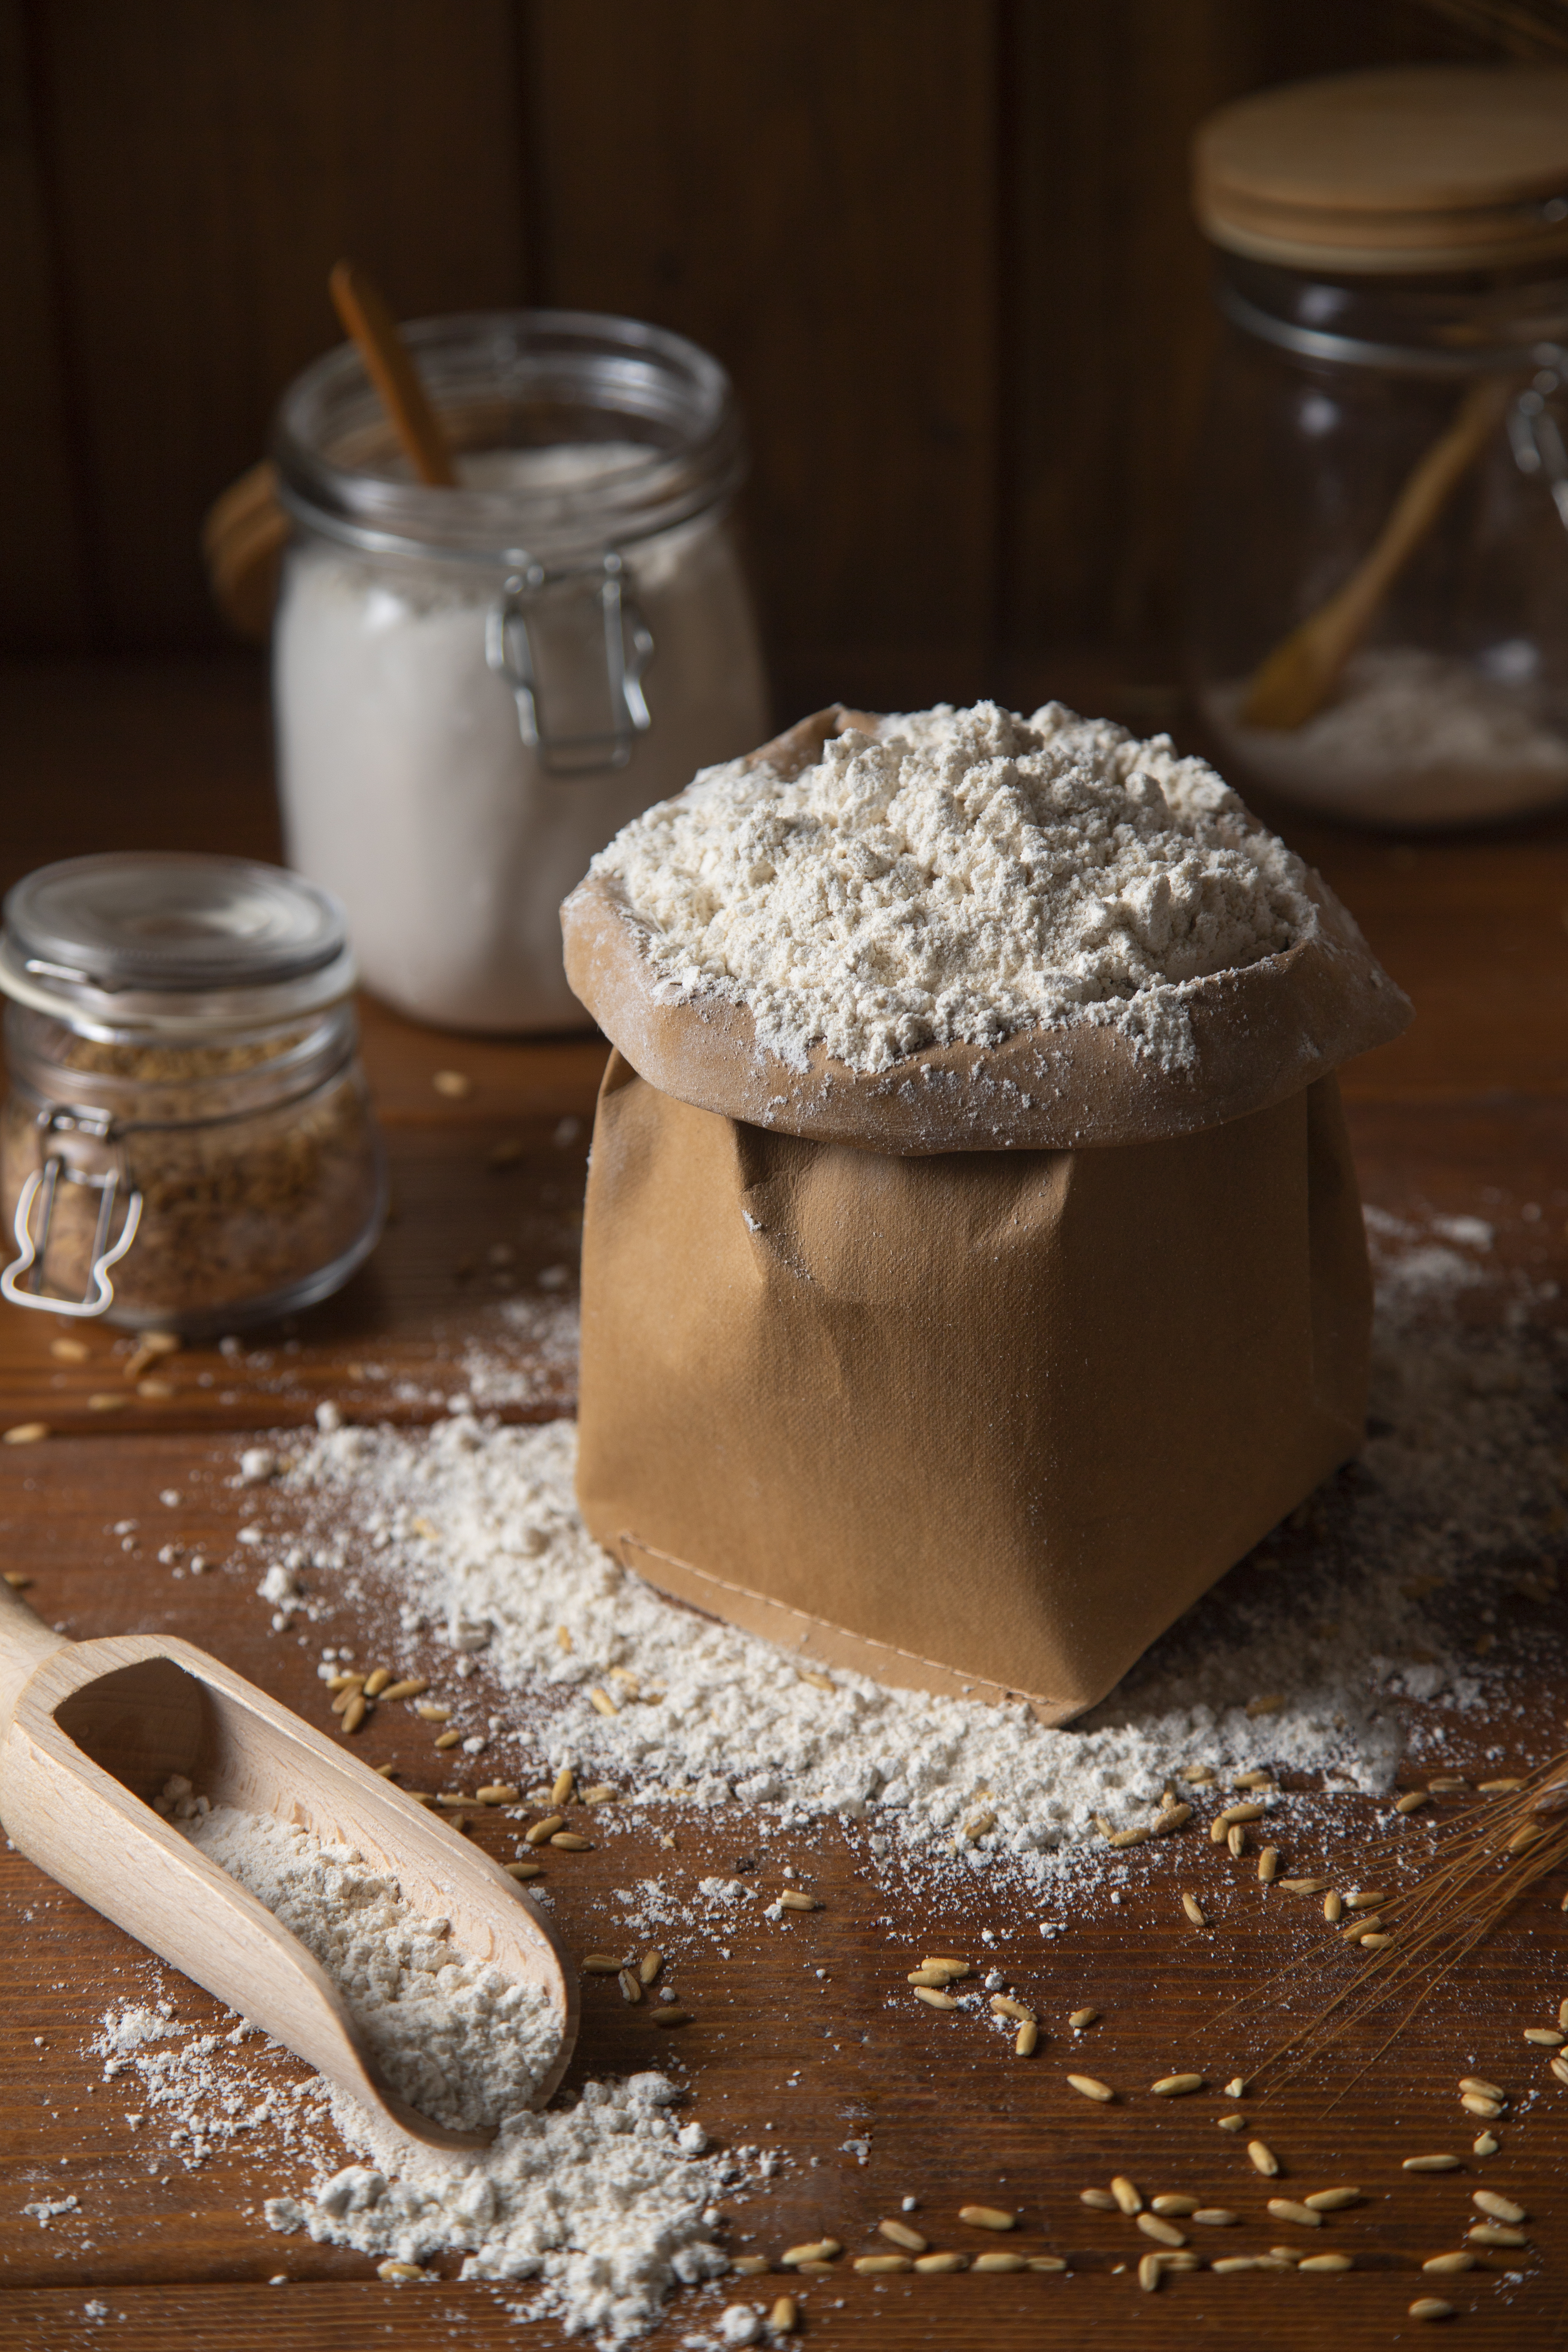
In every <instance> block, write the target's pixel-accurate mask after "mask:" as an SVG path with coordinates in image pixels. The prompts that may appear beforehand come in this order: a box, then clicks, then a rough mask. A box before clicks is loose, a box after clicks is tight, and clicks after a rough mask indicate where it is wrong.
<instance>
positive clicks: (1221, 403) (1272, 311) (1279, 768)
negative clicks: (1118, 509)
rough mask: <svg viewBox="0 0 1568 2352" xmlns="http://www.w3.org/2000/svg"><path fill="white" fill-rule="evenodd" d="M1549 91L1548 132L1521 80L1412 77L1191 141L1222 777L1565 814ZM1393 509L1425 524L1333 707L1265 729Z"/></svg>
mask: <svg viewBox="0 0 1568 2352" xmlns="http://www.w3.org/2000/svg"><path fill="white" fill-rule="evenodd" d="M1546 79H1547V81H1548V82H1549V83H1552V84H1553V86H1554V87H1556V86H1559V85H1560V87H1558V88H1557V95H1556V97H1555V98H1554V99H1553V100H1552V104H1553V105H1554V106H1555V108H1556V113H1555V115H1554V116H1552V114H1551V112H1550V110H1548V113H1547V115H1545V116H1542V114H1541V112H1540V108H1539V103H1538V101H1539V98H1540V90H1539V82H1540V77H1538V76H1534V75H1525V76H1518V75H1515V74H1513V73H1512V72H1510V71H1506V70H1500V69H1496V68H1485V69H1474V70H1472V69H1460V68H1420V69H1415V70H1400V71H1389V72H1378V73H1370V74H1363V75H1348V76H1343V77H1334V78H1331V79H1329V80H1326V81H1324V82H1321V83H1314V84H1303V85H1297V86H1295V87H1292V88H1288V89H1280V90H1270V91H1267V92H1264V93H1263V94H1262V95H1261V96H1260V97H1258V98H1254V99H1250V100H1242V101H1241V102H1240V103H1239V104H1238V105H1237V106H1236V107H1234V108H1231V109H1228V110H1226V111H1225V112H1224V113H1223V114H1222V115H1220V116H1219V117H1216V118H1215V120H1214V121H1213V122H1212V123H1211V124H1210V125H1209V126H1207V127H1206V128H1205V132H1204V133H1202V134H1200V141H1199V149H1198V208H1199V213H1200V217H1201V218H1202V221H1203V226H1205V230H1206V231H1207V233H1208V235H1209V236H1211V238H1213V239H1214V241H1215V244H1216V245H1217V246H1218V247H1220V248H1221V249H1220V252H1219V255H1218V264H1217V276H1216V288H1217V294H1218V300H1219V306H1220V309H1221V310H1222V312H1223V314H1224V317H1225V320H1226V332H1225V337H1224V341H1223V344H1222V347H1221V350H1220V352H1219V355H1218V359H1217V362H1216V365H1215V375H1214V381H1213V386H1212V393H1211V397H1210V403H1209V413H1208V418H1207V423H1206V427H1205V434H1204V436H1203V441H1202V446H1201V450H1200V456H1199V461H1198V469H1197V487H1196V501H1195V522H1194V537H1193V541H1192V563H1191V570H1190V575H1189V581H1188V594H1187V603H1186V618H1187V634H1188V654H1189V661H1190V667H1191V671H1192V674H1193V682H1194V688H1195V690H1196V693H1197V697H1198V699H1199V702H1200V705H1201V708H1202V710H1203V712H1204V716H1205V719H1206V721H1207V724H1208V727H1209V729H1210V730H1212V734H1213V736H1214V738H1215V744H1214V750H1215V757H1216V759H1217V761H1218V762H1219V764H1220V765H1221V766H1222V768H1223V769H1224V770H1225V772H1226V774H1227V775H1229V776H1231V777H1232V779H1233V780H1234V781H1235V782H1237V783H1241V784H1247V783H1250V784H1252V785H1255V786H1259V787H1262V788H1263V789H1264V790H1266V791H1268V792H1271V793H1276V794H1278V795H1279V797H1281V798H1283V799H1286V800H1289V801H1293V802H1295V803H1298V804H1300V805H1301V806H1303V807H1306V808H1310V809H1312V810H1315V811H1318V812H1321V813H1322V814H1330V815H1333V816H1336V817H1341V818H1349V819H1352V820H1357V821H1361V822H1364V823H1371V824H1395V825H1415V826H1426V825H1441V824H1461V823H1474V822H1478V821H1484V820H1487V819H1495V818H1500V817H1507V816H1517V815H1521V814H1526V813H1527V812H1530V811H1532V810H1538V809H1542V808H1545V807H1548V806H1551V805H1552V804H1553V803H1558V802H1561V801H1563V800H1564V799H1568V453H1565V446H1564V433H1565V431H1568V402H1565V398H1564V391H1563V387H1564V384H1565V383H1568V227H1565V226H1564V224H1568V103H1565V100H1568V77H1563V76H1550V75H1549V76H1547V77H1546ZM1548 95H1549V97H1550V96H1551V93H1550V92H1549V93H1548ZM1532 141H1533V142H1534V144H1533V145H1532V144H1531V142H1532ZM1205 142H1207V144H1206V145H1205ZM1521 159H1522V161H1521ZM1510 171H1511V172H1512V173H1513V174H1514V176H1513V178H1512V179H1511V180H1510V177H1509V173H1510ZM1467 173H1468V177H1467ZM1525 182H1529V183H1530V184H1531V188H1532V189H1533V191H1534V193H1532V194H1531V195H1530V196H1529V198H1528V200H1525V198H1524V195H1523V193H1522V188H1523V184H1524V183H1525ZM1552 190H1555V191H1556V192H1557V193H1555V194H1553V193H1551V191H1552ZM1440 198H1441V200H1442V202H1443V203H1446V205H1447V209H1446V210H1444V209H1441V208H1440V203H1439V199H1440ZM1483 265H1484V266H1483ZM1445 436H1453V437H1452V438H1450V439H1448V440H1447V442H1446V440H1445ZM1445 447H1446V448H1447V451H1448V452H1450V453H1453V457H1454V462H1453V463H1452V465H1451V466H1449V467H1447V471H1446V473H1445V470H1444V468H1445V458H1444V456H1443V450H1444V448H1445ZM1439 477H1441V478H1439ZM1402 501H1403V502H1404V510H1405V515H1409V514H1411V513H1418V514H1419V516H1420V521H1419V524H1418V526H1417V527H1415V528H1414V529H1413V530H1411V531H1410V532H1409V533H1408V534H1407V535H1406V540H1405V544H1404V545H1403V548H1402V549H1401V550H1400V551H1398V552H1397V554H1396V555H1395V556H1394V557H1393V558H1392V559H1391V560H1390V561H1389V562H1388V563H1387V565H1386V566H1385V572H1386V576H1385V577H1384V579H1383V581H1382V583H1381V593H1376V594H1374V595H1372V596H1370V597H1369V598H1368V600H1367V603H1366V605H1365V610H1364V612H1363V613H1361V614H1359V615H1358V621H1359V625H1347V630H1346V635H1345V640H1344V650H1345V657H1344V658H1343V659H1342V663H1339V664H1338V665H1337V666H1331V673H1330V675H1329V678H1328V684H1327V689H1326V692H1324V693H1323V695H1322V697H1321V700H1319V701H1318V702H1317V704H1316V707H1314V708H1310V709H1308V710H1307V711H1306V713H1305V715H1304V716H1289V715H1285V716H1282V715H1281V705H1280V702H1279V698H1278V697H1277V696H1274V697H1271V696H1270V695H1269V694H1268V692H1267V691H1266V690H1264V689H1263V688H1262V686H1261V682H1260V679H1259V670H1260V665H1262V664H1263V662H1264V661H1265V659H1266V657H1268V656H1270V655H1271V654H1272V653H1273V652H1274V651H1275V649H1276V648H1278V647H1279V646H1281V645H1282V644H1283V642H1284V641H1285V640H1286V639H1287V638H1288V637H1289V635H1290V633H1291V632H1292V631H1293V630H1296V629H1297V628H1299V627H1300V626H1301V625H1303V624H1305V623H1307V622H1308V621H1309V620H1310V619H1311V618H1312V616H1314V615H1318V614H1321V613H1322V612H1323V610H1324V608H1325V607H1326V606H1327V605H1329V604H1330V601H1331V599H1333V598H1335V597H1338V596H1342V598H1343V602H1342V605H1341V607H1340V611H1341V613H1342V614H1344V613H1346V612H1348V610H1349V607H1350V605H1351V603H1352V599H1354V598H1356V596H1357V589H1356V588H1355V587H1352V584H1351V583H1352V582H1356V581H1357V580H1358V575H1359V577H1360V578H1361V579H1364V578H1365V577H1367V576H1368V575H1367V574H1363V573H1362V570H1361V568H1362V567H1363V565H1364V564H1365V563H1366V562H1367V560H1368V558H1369V557H1371V556H1372V555H1373V551H1374V549H1378V548H1379V545H1380V541H1381V542H1382V551H1383V553H1384V555H1387V554H1388V551H1389V549H1390V547H1391V545H1392V544H1393V540H1394V537H1396V536H1397V535H1398V532H1399V530H1400V521H1399V518H1400V515H1401V507H1402ZM1323 642H1324V640H1323V638H1322V637H1321V636H1320V637H1319V638H1318V639H1317V643H1318V645H1319V646H1320V647H1321V646H1322V644H1323ZM1296 675H1297V677H1298V678H1299V677H1300V667H1298V669H1297V672H1296Z"/></svg>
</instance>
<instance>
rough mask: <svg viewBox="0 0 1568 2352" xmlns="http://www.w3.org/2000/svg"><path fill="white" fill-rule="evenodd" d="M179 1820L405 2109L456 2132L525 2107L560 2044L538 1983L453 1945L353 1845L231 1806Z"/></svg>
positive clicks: (488, 2124) (441, 1924)
mask: <svg viewBox="0 0 1568 2352" xmlns="http://www.w3.org/2000/svg"><path fill="white" fill-rule="evenodd" d="M180 1827H181V1828H182V1829H183V1830H184V1832H185V1834H186V1836H187V1837H188V1838H189V1839H190V1840H191V1843H193V1844H194V1845H196V1846H199V1847H200V1848H201V1851H202V1852H203V1853H205V1855H206V1856H207V1858H208V1859H209V1861H212V1862H216V1864H218V1866H219V1868H220V1869H223V1870H226V1871H227V1872H228V1873H229V1874H230V1875H231V1876H232V1877H234V1878H237V1879H238V1881H239V1883H240V1885H242V1886H245V1887H247V1888H248V1889H249V1891H250V1892H251V1894H252V1895H255V1896H256V1897H257V1898H258V1901H260V1902H262V1903H265V1905H266V1906H267V1908H268V1910H269V1911H270V1912H271V1913H272V1914H273V1915H274V1916H275V1917H276V1918H278V1919H279V1920H280V1921H281V1922H282V1924H283V1926H284V1927H287V1928H288V1930H289V1934H290V1935H292V1936H297V1937H299V1939H300V1943H302V1944H303V1945H304V1947H305V1948H306V1950H307V1951H308V1952H310V1954H311V1955H312V1956H313V1957H314V1958H316V1959H317V1960H319V1961H320V1962H321V1967H322V1968H323V1969H325V1970H326V1972H327V1974H328V1976H329V1977H330V1978H331V1980H332V1982H333V1984H334V1985H335V1986H336V1987H337V1989H338V1990H339V1991H340V1992H341V1993H342V1997H343V1999H344V2000H345V2001H346V2002H347V2004H348V2007H349V2009H350V2011H351V2012H352V2014H353V2019H354V2021H355V2023H356V2024H357V2025H358V2026H359V2027H360V2029H361V2031H362V2032H363V2033H364V2035H365V2037H366V2039H367V2040H368V2041H369V2042H370V2044H371V2047H372V2049H373V2050H374V2053H375V2057H376V2061H377V2063H378V2064H379V2065H380V2067H381V2069H382V2071H383V2073H384V2074H385V2076H386V2079H387V2081H388V2082H389V2083H390V2084H392V2086H393V2088H394V2090H395V2091H396V2092H397V2093H398V2094H399V2095H400V2096H401V2097H403V2098H405V2099H406V2100H407V2101H408V2103H409V2105H411V2106H415V2107H417V2108H418V2109H419V2111H420V2113H421V2114H422V2115H426V2116H431V2117H432V2118H433V2119H434V2120H435V2121H436V2122H437V2123H441V2124H446V2125H447V2126H448V2127H449V2128H450V2129H451V2130H453V2131H488V2130H490V2129H492V2128H493V2127H494V2126H496V2125H497V2124H499V2123H500V2121H501V2120H502V2118H503V2117H504V2116H510V2115H516V2114H518V2113H520V2112H521V2110H523V2109H525V2108H526V2107H527V2105H528V2104H529V2101H530V2100H531V2098H532V2096H533V2094H534V2091H535V2089H536V2088H537V2086H538V2084H540V2083H541V2082H542V2080H543V2078H544V2076H545V2074H547V2073H548V2072H549V2070H550V2068H551V2066H552V2064H553V2063H554V2059H555V2055H556V2053H557V2051H558V2050H559V2048H560V2046H561V2020H560V2018H559V2016H558V2015H557V2013H556V2010H555V2005H554V2003H553V2002H552V2000H551V1999H550V1996H549V1994H548V1993H547V1992H546V1991H545V1990H544V1988H543V1986H542V1985H535V1984H523V1983H520V1982H519V1981H518V1980H517V1979H515V1978H510V1977H506V1976H503V1975H502V1973H501V1971H500V1969H498V1968H496V1967H494V1966H493V1965H492V1964H491V1963H490V1962H489V1961H488V1960H477V1959H474V1958H472V1957H471V1956H470V1955H469V1954H468V1953H467V1952H464V1951H461V1950H459V1949H458V1947H457V1946H456V1945H455V1944H454V1943H452V1941H451V1940H450V1937H449V1936H448V1933H447V1921H446V1920H445V1919H429V1918H421V1917H420V1916H418V1915H417V1913H416V1912H414V1911H412V1910H411V1909H410V1908H409V1906H408V1905H407V1904H406V1903H405V1901H404V1899H403V1896H402V1895H401V1893H400V1892H399V1889H398V1886H397V1884H396V1881H395V1879H392V1878H389V1877H387V1876H385V1875H384V1874H383V1873H381V1872H379V1871H376V1870H374V1869H373V1868H372V1867H371V1865H370V1864H368V1863H366V1862H364V1861H363V1859H362V1857H361V1856H360V1855H359V1854H357V1853H353V1851H352V1850H351V1849H350V1848H349V1847H347V1846H339V1845H324V1844H323V1843H321V1840H320V1839H319V1838H315V1837H312V1836H311V1835H310V1832H309V1831H308V1830H302V1829H297V1828H294V1827H292V1826H291V1825H290V1824H289V1823H288V1822H279V1821H274V1820H273V1819H272V1818H271V1817H270V1816H268V1815H262V1814H258V1813H246V1812H240V1811H237V1809H236V1808H235V1807H234V1806H232V1805H216V1806H214V1807H213V1808H212V1810H211V1811H208V1812H205V1813H197V1814H195V1815H193V1816H192V1817H191V1818H190V1819H189V1820H187V1821H184V1822H181V1823H180Z"/></svg>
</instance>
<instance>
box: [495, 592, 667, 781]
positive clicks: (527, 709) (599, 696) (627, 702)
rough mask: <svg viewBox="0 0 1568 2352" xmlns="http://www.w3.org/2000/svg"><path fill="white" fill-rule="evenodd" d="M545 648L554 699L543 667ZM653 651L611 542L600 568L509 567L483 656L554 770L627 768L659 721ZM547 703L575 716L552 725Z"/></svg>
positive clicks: (530, 741)
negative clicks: (646, 683) (650, 683)
mask: <svg viewBox="0 0 1568 2352" xmlns="http://www.w3.org/2000/svg"><path fill="white" fill-rule="evenodd" d="M595 618H596V623H597V625H596V627H595ZM584 622H587V624H588V626H587V627H586V628H584ZM595 638H597V639H598V640H599V645H597V646H596V645H595ZM600 646H602V652H601V651H600ZM547 648H548V651H549V656H550V667H551V669H552V671H553V672H554V677H553V679H552V685H551V689H550V693H549V695H548V697H547V696H546V694H545V691H544V688H543V685H542V680H541V675H540V656H541V654H542V652H544V651H545V650H546V649H547ZM653 653H654V642H653V632H652V630H651V629H650V628H649V627H648V625H647V620H646V619H645V617H644V615H643V613H642V609H641V607H640V606H639V605H638V604H637V601H636V599H635V598H634V597H633V596H632V595H631V594H630V593H628V591H627V589H626V567H625V564H624V563H623V562H622V560H621V558H620V556H619V555H617V554H616V552H615V551H614V550H613V549H612V550H611V551H609V552H608V553H607V554H606V555H605V556H604V557H603V559H602V560H601V562H600V563H599V564H598V566H597V567H596V568H595V569H587V570H580V571H571V572H546V570H545V568H544V566H543V564H542V563H540V562H533V561H530V562H527V563H526V564H524V565H523V566H522V567H521V569H520V570H518V571H516V572H511V573H510V574H509V575H508V578H507V581H506V584H505V587H504V589H503V591H502V593H501V594H500V596H499V597H498V598H497V599H496V601H495V603H494V604H492V605H491V606H490V608H489V613H488V614H486V616H485V659H486V661H487V662H488V663H489V667H490V668H491V669H493V670H494V671H496V673H497V674H498V676H500V677H504V678H505V680H506V682H507V684H508V685H509V686H510V688H511V690H512V694H513V696H514V697H515V698H516V702H517V723H518V730H519V732H520V733H521V737H522V740H523V741H524V742H525V743H526V744H527V746H528V748H529V750H530V751H537V752H538V754H539V759H540V764H541V765H542V767H543V768H545V769H546V770H547V771H548V772H549V773H550V774H552V775H553V776H587V775H593V774H595V773H602V772H604V771H605V770H606V769H616V768H624V767H625V766H626V762H627V761H629V760H630V758H631V756H632V746H633V743H634V741H635V740H636V738H637V736H638V735H641V734H646V733H647V730H648V728H649V727H650V726H651V725H652V724H653V719H652V716H651V714H650V712H649V710H648V707H647V698H646V697H645V695H644V693H643V688H642V681H643V673H644V672H645V670H646V669H647V666H648V664H649V662H650V661H651V660H652V659H653ZM549 705H555V706H556V707H557V708H564V709H570V710H571V712H572V721H571V722H569V723H568V724H567V725H565V726H560V725H552V724H551V723H550V721H549V719H548V717H547V709H548V706H549ZM584 722H586V723H584Z"/></svg>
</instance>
